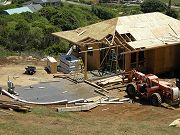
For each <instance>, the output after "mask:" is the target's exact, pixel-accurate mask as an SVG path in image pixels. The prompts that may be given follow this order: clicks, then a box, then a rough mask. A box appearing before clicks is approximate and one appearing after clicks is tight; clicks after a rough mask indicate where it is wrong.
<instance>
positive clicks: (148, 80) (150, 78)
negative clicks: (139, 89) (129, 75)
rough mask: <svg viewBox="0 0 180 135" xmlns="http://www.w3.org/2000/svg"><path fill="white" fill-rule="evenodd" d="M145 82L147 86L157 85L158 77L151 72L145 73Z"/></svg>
mask: <svg viewBox="0 0 180 135" xmlns="http://www.w3.org/2000/svg"><path fill="white" fill-rule="evenodd" d="M146 83H147V85H148V86H149V88H151V87H153V86H159V78H158V77H157V76H155V75H152V74H150V75H147V78H146Z"/></svg>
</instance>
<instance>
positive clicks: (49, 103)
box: [2, 89, 68, 105]
mask: <svg viewBox="0 0 180 135" xmlns="http://www.w3.org/2000/svg"><path fill="white" fill-rule="evenodd" d="M2 93H3V94H4V95H6V96H8V97H10V98H12V99H14V100H16V101H19V102H22V103H27V104H35V105H52V104H63V103H64V104H67V103H68V100H67V99H65V100H60V101H54V102H30V101H26V100H22V99H20V98H18V97H17V96H14V95H12V94H10V93H9V92H8V91H6V90H4V89H3V90H2Z"/></svg>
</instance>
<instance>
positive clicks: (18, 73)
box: [0, 56, 53, 88]
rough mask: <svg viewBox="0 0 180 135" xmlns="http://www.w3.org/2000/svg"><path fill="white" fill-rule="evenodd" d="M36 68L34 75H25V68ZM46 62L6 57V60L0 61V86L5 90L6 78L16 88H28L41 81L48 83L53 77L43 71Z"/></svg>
mask: <svg viewBox="0 0 180 135" xmlns="http://www.w3.org/2000/svg"><path fill="white" fill-rule="evenodd" d="M27 66H36V70H37V72H36V73H35V74H34V75H32V76H31V75H26V74H24V72H25V67H27ZM45 66H46V62H44V61H40V60H37V59H33V58H31V59H30V58H22V57H15V56H14V57H12V56H11V57H8V58H7V59H5V58H1V59H0V69H1V70H0V84H1V86H2V87H4V88H7V80H8V76H9V79H10V80H11V81H13V82H14V84H15V85H16V86H29V85H32V84H37V83H39V82H41V81H48V80H52V79H53V75H51V74H47V73H46V71H45V70H44V67H45Z"/></svg>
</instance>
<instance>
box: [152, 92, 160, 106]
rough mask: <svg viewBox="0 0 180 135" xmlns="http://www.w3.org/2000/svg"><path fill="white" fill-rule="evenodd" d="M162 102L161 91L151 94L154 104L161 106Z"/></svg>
mask: <svg viewBox="0 0 180 135" xmlns="http://www.w3.org/2000/svg"><path fill="white" fill-rule="evenodd" d="M161 103H162V98H161V95H160V94H159V93H153V94H152V95H151V104H152V105H153V106H161Z"/></svg>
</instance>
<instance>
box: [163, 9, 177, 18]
mask: <svg viewBox="0 0 180 135" xmlns="http://www.w3.org/2000/svg"><path fill="white" fill-rule="evenodd" d="M166 15H168V16H170V17H173V18H175V19H177V18H178V12H177V11H175V10H173V9H168V10H167V11H166Z"/></svg>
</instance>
